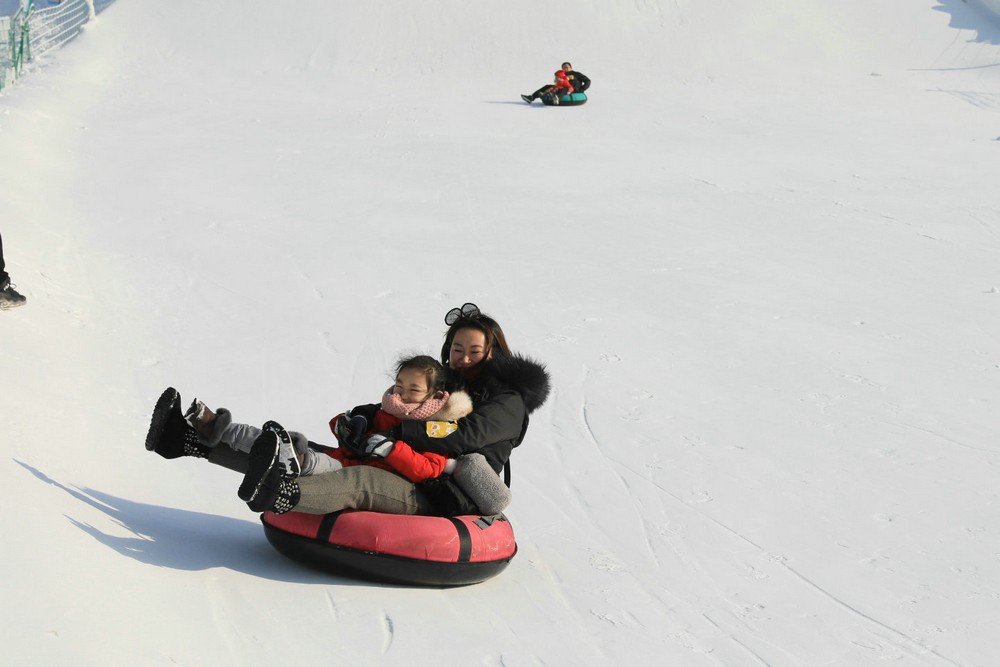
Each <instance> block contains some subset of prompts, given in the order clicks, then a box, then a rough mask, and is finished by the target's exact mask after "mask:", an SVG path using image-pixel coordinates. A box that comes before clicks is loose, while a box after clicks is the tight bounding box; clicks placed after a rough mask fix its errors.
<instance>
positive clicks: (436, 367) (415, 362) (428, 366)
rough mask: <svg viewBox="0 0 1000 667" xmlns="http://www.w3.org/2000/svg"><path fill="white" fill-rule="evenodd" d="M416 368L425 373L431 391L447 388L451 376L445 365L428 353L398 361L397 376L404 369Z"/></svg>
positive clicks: (415, 369)
mask: <svg viewBox="0 0 1000 667" xmlns="http://www.w3.org/2000/svg"><path fill="white" fill-rule="evenodd" d="M408 370H414V371H418V372H420V373H423V374H424V377H425V378H426V379H427V388H428V389H429V390H430V393H432V394H433V393H436V392H439V391H442V390H445V389H447V387H448V384H449V382H450V376H449V373H448V371H447V370H446V369H445V367H444V366H443V365H442V364H440V363H439V362H438V360H437V359H435V358H434V357H431V356H429V355H426V354H418V355H417V356H415V357H404V358H402V359H400V360H399V361H398V362H397V363H396V377H397V378H398V377H399V374H400V373H402V372H403V371H408Z"/></svg>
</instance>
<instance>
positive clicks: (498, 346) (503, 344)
mask: <svg viewBox="0 0 1000 667" xmlns="http://www.w3.org/2000/svg"><path fill="white" fill-rule="evenodd" d="M462 329H475V330H476V331H482V332H483V335H484V336H486V349H484V350H483V356H484V358H487V359H488V358H489V357H490V354H493V355H494V356H495V355H497V354H503V355H509V354H510V353H511V352H510V347H509V346H508V345H507V337H506V336H504V333H503V329H501V328H500V324H499V323H498V322H497V321H496V320H495V319H493V318H492V317H490V316H489V315H484V314H483V313H479V312H477V313H476V314H475V315H472V316H470V317H460V318H458V319H457V320H455V322H454V323H453V324H452V325H451V326H450V327H448V331H447V332H446V333H445V335H444V345H442V346H441V363H442V364H444V365H445V366H447V365H448V359H449V357H450V356H451V344H452V342H453V341H454V340H455V334H457V333H458V332H459V331H461V330H462Z"/></svg>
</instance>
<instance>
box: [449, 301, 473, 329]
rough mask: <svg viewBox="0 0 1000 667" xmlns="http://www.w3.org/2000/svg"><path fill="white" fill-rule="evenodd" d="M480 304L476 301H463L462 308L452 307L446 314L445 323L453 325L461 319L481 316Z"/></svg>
mask: <svg viewBox="0 0 1000 667" xmlns="http://www.w3.org/2000/svg"><path fill="white" fill-rule="evenodd" d="M479 315H480V313H479V306H477V305H476V304H474V303H463V304H462V307H461V308H452V309H451V310H449V311H448V313H447V314H446V315H445V316H444V323H445V324H447V325H448V326H451V325H452V324H454V323H455V322H458V321H459V320H461V319H469V320H474V319H476V318H477V317H479Z"/></svg>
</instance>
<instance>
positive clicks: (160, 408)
mask: <svg viewBox="0 0 1000 667" xmlns="http://www.w3.org/2000/svg"><path fill="white" fill-rule="evenodd" d="M180 402H181V395H180V393H179V392H178V391H177V390H176V389H174V388H173V387H167V388H166V389H164V390H163V393H162V394H160V398H158V399H157V400H156V405H155V406H154V407H153V417H152V419H150V420H149V431H147V433H146V449H147V450H148V451H150V452H157V453H159V454H163V453H164V452H163V449H164V448H163V447H161V444H162V442H163V435H164V432H165V431H166V430H167V425H168V424H169V423H170V413H171V412H173V411H174V410H177V411H178V412H179V411H180ZM167 458H173V457H170V456H168V457H167Z"/></svg>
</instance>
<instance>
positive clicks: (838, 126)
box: [0, 0, 1000, 667]
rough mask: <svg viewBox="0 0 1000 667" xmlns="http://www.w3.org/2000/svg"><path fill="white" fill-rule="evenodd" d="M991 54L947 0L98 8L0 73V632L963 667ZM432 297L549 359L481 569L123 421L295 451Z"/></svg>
mask: <svg viewBox="0 0 1000 667" xmlns="http://www.w3.org/2000/svg"><path fill="white" fill-rule="evenodd" d="M566 59H569V60H571V61H572V62H573V63H574V65H576V67H577V68H578V69H580V70H581V71H583V72H585V73H586V74H588V75H589V76H590V77H591V78H592V79H593V81H594V85H593V88H592V90H591V93H592V94H591V101H590V102H589V103H588V104H587V105H586V106H584V107H580V108H576V109H551V108H542V107H540V106H538V105H535V106H532V107H529V106H527V105H524V104H523V103H521V102H520V101H518V93H522V92H529V91H531V90H534V89H535V88H537V87H538V86H539V85H541V84H542V83H545V82H546V81H547V80H549V78H550V77H551V72H552V71H553V70H555V69H556V67H558V65H559V63H560V62H562V61H563V60H566ZM998 63H1000V39H998V32H997V29H996V27H995V24H994V23H993V22H991V21H990V20H988V18H987V16H986V14H984V13H983V12H981V11H979V10H978V9H977V8H976V7H973V6H970V5H968V4H966V3H964V2H961V1H960V0H941V1H939V2H935V1H933V0H916V1H913V0H906V1H904V0H890V1H887V2H879V3H872V2H870V1H867V0H843V1H841V2H837V3H830V2H824V1H822V0H795V1H793V0H755V1H753V2H743V3H732V2H724V1H722V0H643V1H639V0H636V1H634V2H630V1H626V0H613V1H611V0H608V1H605V2H592V3H573V2H568V1H567V0H555V1H553V2H547V3H535V2H528V1H527V0H514V1H512V2H508V3H500V4H498V3H486V4H482V3H472V4H470V3H463V2H456V1H454V0H452V1H445V0H435V1H433V2H420V3H416V2H405V1H402V0H388V1H386V2H380V3H351V2H342V1H334V2H331V1H329V0H326V1H323V2H320V1H318V0H298V1H297V2H295V3H290V4H289V3H286V4H280V3H263V2H249V3H248V2H246V1H245V0H243V1H239V2H237V1H236V0H215V2H212V3H203V2H194V1H193V0H173V1H172V2H169V3H165V2H154V1H153V0H121V1H120V2H116V3H115V4H113V5H112V6H111V7H109V8H108V9H107V10H106V11H105V12H103V13H102V14H101V16H100V18H99V19H98V20H97V21H96V22H94V23H92V24H90V25H89V26H88V27H87V28H86V30H85V31H84V32H83V33H82V34H81V35H80V37H79V38H77V39H76V40H75V41H74V42H73V43H72V44H71V45H69V46H68V47H67V48H65V49H63V50H61V51H60V52H58V53H55V54H50V56H49V57H48V58H47V59H46V61H45V62H44V63H42V64H41V66H40V67H39V69H38V70H37V71H34V72H31V73H30V76H27V77H25V78H23V79H22V80H20V81H19V82H18V84H17V85H16V86H15V87H13V88H11V89H9V90H7V91H5V92H4V94H3V96H2V97H0V155H3V156H4V158H5V159H4V165H5V166H4V168H3V169H4V171H3V178H2V179H0V233H2V234H3V238H4V250H5V253H6V259H7V262H8V271H9V272H10V273H11V274H12V276H13V278H14V282H15V283H17V285H18V287H19V289H20V290H21V291H22V292H24V293H25V294H26V295H27V296H28V298H29V303H28V305H27V306H26V307H24V308H21V309H19V310H15V311H10V312H5V313H0V341H2V350H3V360H4V361H3V365H2V370H0V406H2V407H0V427H2V432H3V434H4V435H3V443H4V447H5V450H6V451H7V452H8V456H7V457H6V460H5V462H2V463H0V473H2V479H3V480H4V484H3V490H2V492H0V499H2V501H3V507H4V508H5V509H6V512H5V514H4V516H3V518H2V519H0V529H2V531H3V534H4V535H5V539H4V540H3V547H2V552H0V553H2V556H0V559H2V560H0V562H2V564H3V575H2V576H3V591H4V594H3V599H4V602H3V606H2V609H3V611H2V615H0V622H2V624H3V627H4V628H5V629H6V633H7V635H6V636H7V637H8V639H7V641H6V643H5V648H4V655H5V659H6V660H8V661H10V663H11V664H39V665H40V664H46V665H48V664H74V665H104V664H135V665H155V664H171V663H179V664H187V665H208V664H226V665H228V664H232V665H236V664H241V665H242V664H249V665H270V664H276V663H278V662H279V661H280V662H287V661H293V662H298V663H303V664H343V665H356V664H393V665H412V664H443V663H448V664H461V665H466V664H485V665H501V664H502V665H506V666H508V667H510V666H513V665H543V664H544V665H604V664H633V665H662V664H677V665H727V666H729V665H756V664H769V665H804V666H812V665H834V664H837V665H869V664H882V663H883V662H885V661H891V662H895V663H897V664H914V665H917V664H919V665H970V666H971V665H989V664H991V663H992V662H993V661H994V660H995V656H996V655H997V654H998V653H1000V642H998V640H997V639H996V633H995V631H994V630H993V627H994V626H995V624H996V621H997V598H998V596H1000V576H998V575H997V567H996V565H997V554H998V553H1000V538H998V534H997V528H996V526H997V523H998V522H997V519H998V516H997V512H998V501H997V487H996V483H995V469H996V464H997V462H998V452H1000V445H998V439H997V435H998V431H997V426H996V423H997V422H996V418H995V414H996V412H997V396H998V390H1000V338H998V334H997V332H998V331H1000V315H998V308H1000V270H998V268H997V267H998V266H1000V262H998V261H997V260H998V258H997V251H998V249H1000V241H998V239H1000V216H998V213H1000V206H998V204H997V199H996V195H995V180H996V178H995V173H996V164H997V159H998V151H1000V143H998V142H997V141H996V139H997V138H998V136H1000V114H998V111H1000V66H998ZM464 301H474V302H476V303H478V304H479V305H480V306H481V307H482V308H483V309H484V310H486V311H487V312H489V313H491V314H493V315H495V316H496V317H497V318H498V319H499V320H500V321H501V322H502V323H503V324H504V326H505V329H506V331H507V334H508V338H509V340H510V341H511V342H512V344H513V346H514V347H515V348H517V349H518V350H520V351H522V352H525V353H528V354H531V355H533V356H537V357H538V358H541V359H543V360H545V361H546V362H547V363H548V364H549V367H550V370H551V371H552V373H553V376H554V379H555V392H554V394H553V396H552V398H551V399H550V401H549V403H548V404H547V405H546V406H545V407H544V408H543V409H542V410H541V411H540V412H539V413H538V414H537V416H536V418H534V419H533V422H532V427H531V430H530V432H529V435H528V439H527V441H526V442H525V444H524V445H523V446H522V447H521V448H519V449H518V451H517V452H516V454H515V457H514V459H513V471H514V484H513V491H514V497H515V501H514V505H513V507H512V509H511V511H510V512H509V516H510V517H511V519H512V521H513V522H514V526H515V530H516V533H517V536H518V541H519V545H520V553H519V555H518V556H517V557H516V558H515V560H514V561H513V563H512V564H511V566H510V567H509V568H508V569H507V571H506V572H504V573H503V574H502V575H501V576H500V577H498V578H496V579H494V580H491V581H489V582H486V583H484V584H481V585H478V586H474V587H470V588H465V589H457V590H447V591H440V590H420V589H416V590H414V589H407V588H397V587H381V586H376V585H370V584H367V583H364V582H357V581H352V580H348V579H343V578H339V577H334V576H330V575H326V574H322V573H317V572H314V571H311V570H306V569H304V568H302V567H300V566H299V565H297V564H296V563H293V562H290V561H287V560H285V559H283V558H282V557H281V556H279V555H278V554H277V553H275V552H274V551H273V550H272V549H271V548H270V547H269V546H268V545H267V543H266V542H265V541H264V538H263V535H262V533H261V530H260V527H259V524H258V522H257V519H256V517H255V516H254V515H253V514H251V513H250V512H249V511H247V509H246V507H245V505H243V504H242V503H241V502H240V501H239V500H238V498H237V497H236V495H235V493H234V491H235V488H236V486H237V485H238V482H239V480H238V478H236V477H235V476H234V475H233V474H232V473H230V472H228V471H226V470H222V469H218V468H213V467H211V466H208V465H205V464H203V463H199V462H197V461H189V460H182V461H175V462H167V461H164V460H162V459H160V458H159V457H156V456H155V455H152V454H149V453H147V452H145V451H144V450H143V448H142V444H141V443H142V439H143V436H144V434H145V429H146V426H147V421H148V415H149V411H150V409H151V406H152V402H153V400H154V399H155V397H156V396H157V395H158V394H159V392H160V391H161V390H162V388H163V387H164V386H166V385H168V384H172V385H174V386H177V387H178V388H179V389H180V390H181V393H182V395H183V396H184V398H185V399H189V398H193V397H194V396H195V395H197V396H199V397H201V398H202V399H204V400H206V401H207V402H208V403H209V404H210V405H213V406H220V405H223V406H226V407H229V408H231V409H232V410H233V411H234V413H235V414H236V416H237V417H238V418H243V419H245V420H248V421H263V420H264V419H267V418H276V419H279V420H281V421H282V422H283V423H285V424H286V425H294V427H295V428H297V429H300V430H303V431H305V432H307V433H309V434H310V435H312V436H313V437H314V438H315V439H318V440H323V439H324V438H326V439H327V440H329V438H327V437H326V436H324V433H325V432H326V422H327V420H328V419H329V417H330V416H332V415H333V414H335V413H336V412H337V411H339V410H342V409H343V408H345V407H349V406H351V405H354V404H356V403H358V402H360V401H367V400H373V399H374V397H375V396H376V395H377V392H380V391H381V390H382V389H383V388H384V386H385V385H386V380H387V373H388V366H389V364H390V362H391V360H392V359H393V358H394V357H395V356H396V355H397V353H399V352H400V351H403V350H414V349H416V350H425V351H428V352H431V353H433V352H434V351H436V350H437V349H438V347H439V345H440V337H441V334H442V333H443V331H444V328H445V326H444V323H443V321H442V317H443V315H444V313H445V311H447V310H448V309H449V308H451V307H452V306H455V305H459V304H461V303H462V302H464Z"/></svg>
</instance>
